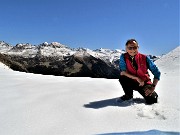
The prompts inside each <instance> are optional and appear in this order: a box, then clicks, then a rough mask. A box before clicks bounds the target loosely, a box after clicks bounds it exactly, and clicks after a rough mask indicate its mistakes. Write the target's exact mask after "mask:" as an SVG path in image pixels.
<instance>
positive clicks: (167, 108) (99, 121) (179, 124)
mask: <svg viewBox="0 0 180 135" xmlns="http://www.w3.org/2000/svg"><path fill="white" fill-rule="evenodd" d="M175 52H176V51H175ZM175 52H170V53H169V54H167V55H165V56H164V57H162V58H161V60H160V61H159V62H158V61H157V65H158V66H159V68H160V70H162V71H161V72H162V76H161V81H160V82H159V83H158V86H157V88H156V91H157V93H158V94H159V103H157V104H154V105H145V104H144V100H143V99H142V97H141V96H140V95H139V94H138V93H137V92H134V101H133V102H132V103H129V104H117V103H116V102H115V99H116V98H117V97H119V96H121V95H123V90H122V88H121V86H120V84H119V82H118V80H117V79H114V80H113V79H111V80H108V79H92V78H66V77H60V76H45V75H44V76H43V75H36V74H28V73H22V72H16V71H12V70H8V69H6V68H4V66H3V64H0V125H1V126H0V134H2V135H60V134H62V135H70V134H74V135H92V134H104V135H110V134H116V133H119V134H120V133H122V134H123V133H127V134H139V133H147V134H148V133H149V134H161V133H162V132H160V131H169V133H170V134H179V132H180V115H179V114H180V104H179V101H180V100H179V99H180V94H179V90H180V89H179V76H180V75H179V72H178V68H179V67H178V64H174V63H173V62H174V61H172V60H171V58H176V57H178V58H179V54H178V53H175ZM161 63H164V64H161ZM169 65H172V68H173V70H171V69H169ZM166 67H167V68H166ZM173 72H176V73H177V75H175V76H172V74H171V73H173ZM154 129H155V130H154ZM149 130H151V131H149ZM157 130H158V131H157ZM139 131H148V132H139ZM166 134H167V132H166Z"/></svg>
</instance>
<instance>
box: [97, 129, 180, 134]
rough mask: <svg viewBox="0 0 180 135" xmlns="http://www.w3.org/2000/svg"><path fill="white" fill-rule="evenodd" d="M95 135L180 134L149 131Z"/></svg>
mask: <svg viewBox="0 0 180 135" xmlns="http://www.w3.org/2000/svg"><path fill="white" fill-rule="evenodd" d="M97 135H180V132H171V131H160V130H149V131H136V132H122V133H104V134H97Z"/></svg>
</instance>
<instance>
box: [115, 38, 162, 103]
mask: <svg viewBox="0 0 180 135" xmlns="http://www.w3.org/2000/svg"><path fill="white" fill-rule="evenodd" d="M138 49H139V45H138V42H137V41H136V40H135V39H129V40H128V41H127V42H126V53H124V54H122V55H121V56H120V62H119V68H120V79H119V82H120V84H121V86H122V88H123V90H124V93H125V95H123V96H122V97H120V98H119V99H118V102H122V101H126V100H130V99H132V98H133V90H137V91H138V92H139V93H140V94H141V95H142V96H143V97H144V99H145V100H146V103H147V104H153V103H157V100H158V95H157V93H156V92H155V88H156V85H157V83H158V81H159V80H160V71H159V69H158V68H157V66H156V65H155V64H154V63H153V62H152V61H151V60H150V58H149V57H147V56H146V55H144V54H141V53H139V52H138ZM148 69H149V70H150V71H151V72H152V74H153V75H154V79H153V82H151V79H150V76H149V74H148Z"/></svg>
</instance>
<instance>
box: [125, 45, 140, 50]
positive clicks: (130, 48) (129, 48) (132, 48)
mask: <svg viewBox="0 0 180 135" xmlns="http://www.w3.org/2000/svg"><path fill="white" fill-rule="evenodd" d="M137 48H138V47H137V46H134V47H127V49H128V50H136V49H137Z"/></svg>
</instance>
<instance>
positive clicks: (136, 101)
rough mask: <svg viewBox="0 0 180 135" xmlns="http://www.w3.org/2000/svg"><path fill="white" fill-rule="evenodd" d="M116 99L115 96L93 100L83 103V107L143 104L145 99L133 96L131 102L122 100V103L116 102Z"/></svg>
mask: <svg viewBox="0 0 180 135" xmlns="http://www.w3.org/2000/svg"><path fill="white" fill-rule="evenodd" d="M116 99H117V98H112V99H105V100H100V101H94V102H90V103H88V104H85V105H84V107H86V108H93V109H100V108H104V107H108V106H117V107H127V106H131V105H133V104H142V103H144V104H145V100H144V99H143V98H134V99H133V101H131V102H122V103H118V102H116Z"/></svg>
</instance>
